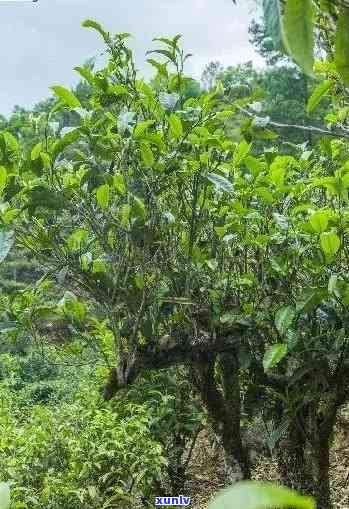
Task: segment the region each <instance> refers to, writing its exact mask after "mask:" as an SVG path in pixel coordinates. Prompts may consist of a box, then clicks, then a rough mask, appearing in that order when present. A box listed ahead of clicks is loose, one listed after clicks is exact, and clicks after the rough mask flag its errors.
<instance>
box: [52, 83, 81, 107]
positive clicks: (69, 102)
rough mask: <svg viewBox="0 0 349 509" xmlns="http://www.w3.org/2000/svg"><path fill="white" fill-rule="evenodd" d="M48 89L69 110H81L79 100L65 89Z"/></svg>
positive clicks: (57, 87) (60, 87)
mask: <svg viewBox="0 0 349 509" xmlns="http://www.w3.org/2000/svg"><path fill="white" fill-rule="evenodd" d="M50 88H51V90H52V91H53V92H54V93H55V94H56V96H57V97H58V98H59V99H61V101H62V102H63V103H64V104H65V105H66V106H69V107H70V108H81V103H80V101H79V99H78V98H77V97H76V96H75V95H74V94H73V92H71V91H70V90H68V89H67V88H65V87H62V86H60V85H55V86H53V87H50Z"/></svg>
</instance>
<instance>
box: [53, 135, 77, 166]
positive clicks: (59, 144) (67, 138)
mask: <svg viewBox="0 0 349 509" xmlns="http://www.w3.org/2000/svg"><path fill="white" fill-rule="evenodd" d="M80 136H81V131H80V129H79V128H77V129H74V130H73V131H70V132H69V133H67V134H65V135H64V136H63V137H62V138H61V139H60V140H57V141H56V142H55V143H54V144H53V147H52V149H51V152H52V157H53V159H56V157H57V156H58V155H59V154H61V153H62V152H63V150H64V149H65V148H66V147H68V146H69V145H71V144H72V143H74V142H75V141H77V140H78V139H79V138H80Z"/></svg>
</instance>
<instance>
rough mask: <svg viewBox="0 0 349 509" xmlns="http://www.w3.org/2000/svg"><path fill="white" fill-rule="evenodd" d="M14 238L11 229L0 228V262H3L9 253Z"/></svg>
mask: <svg viewBox="0 0 349 509" xmlns="http://www.w3.org/2000/svg"><path fill="white" fill-rule="evenodd" d="M14 241H15V238H14V233H13V232H12V231H7V230H0V262H3V261H4V260H5V258H6V257H7V255H8V254H9V252H10V250H11V248H12V246H13V244H14Z"/></svg>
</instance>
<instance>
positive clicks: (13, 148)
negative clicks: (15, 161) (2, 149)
mask: <svg viewBox="0 0 349 509" xmlns="http://www.w3.org/2000/svg"><path fill="white" fill-rule="evenodd" d="M2 135H3V137H4V141H5V145H6V148H7V149H8V150H9V151H10V152H18V149H19V146H18V142H17V140H16V138H15V137H14V136H13V134H11V133H9V132H7V131H4V132H3V133H2Z"/></svg>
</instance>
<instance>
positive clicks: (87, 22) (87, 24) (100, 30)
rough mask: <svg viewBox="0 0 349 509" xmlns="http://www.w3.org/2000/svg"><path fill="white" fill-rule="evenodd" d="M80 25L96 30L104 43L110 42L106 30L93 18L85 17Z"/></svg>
mask: <svg viewBox="0 0 349 509" xmlns="http://www.w3.org/2000/svg"><path fill="white" fill-rule="evenodd" d="M81 26H83V27H85V28H93V30H96V31H97V32H98V33H99V34H100V35H101V36H102V37H103V39H104V42H106V43H109V42H110V37H109V34H108V32H106V31H105V30H103V28H102V25H100V24H99V23H97V21H94V20H93V19H85V21H83V22H82V23H81Z"/></svg>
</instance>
